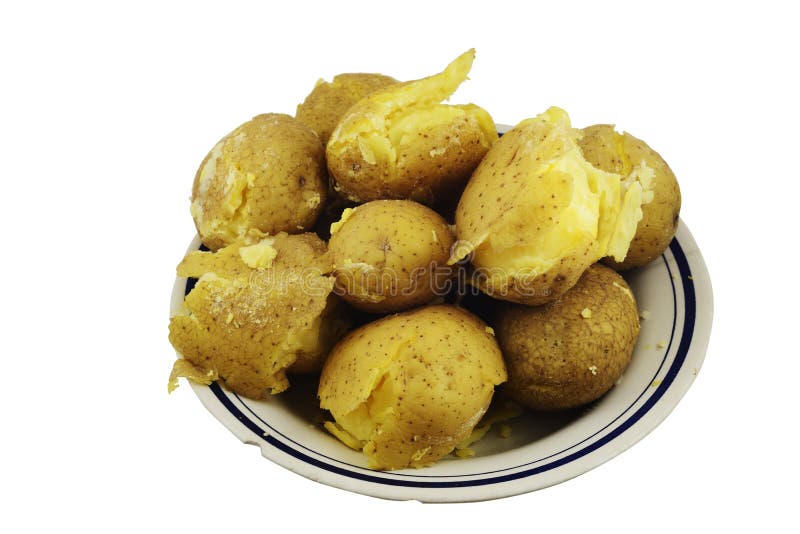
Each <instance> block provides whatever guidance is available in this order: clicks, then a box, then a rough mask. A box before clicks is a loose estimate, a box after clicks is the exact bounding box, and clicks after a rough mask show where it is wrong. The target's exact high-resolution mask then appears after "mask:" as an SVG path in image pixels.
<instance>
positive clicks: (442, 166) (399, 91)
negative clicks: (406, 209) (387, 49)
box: [326, 50, 497, 205]
mask: <svg viewBox="0 0 800 534" xmlns="http://www.w3.org/2000/svg"><path fill="white" fill-rule="evenodd" d="M474 57H475V52H474V50H470V51H468V52H466V53H464V54H462V55H461V56H459V57H458V58H457V59H456V60H455V61H453V62H452V63H451V64H450V65H448V67H447V68H446V69H445V70H444V72H442V73H440V74H436V75H434V76H430V77H428V78H423V79H421V80H416V81H411V82H405V83H399V84H395V85H390V86H388V87H385V88H383V89H380V90H378V91H376V92H374V93H372V94H371V95H369V96H367V97H365V98H363V99H361V100H359V101H358V102H357V103H356V104H355V105H353V107H351V108H350V109H349V110H348V111H347V113H346V114H345V116H344V117H342V120H341V121H340V122H339V124H338V126H337V127H336V129H335V130H334V131H333V133H332V134H331V137H330V139H329V140H328V144H327V148H326V154H327V161H328V169H329V171H330V173H331V175H332V177H333V179H334V182H335V188H336V190H337V191H340V192H341V193H342V194H343V195H345V196H347V197H348V198H349V199H350V200H352V201H353V202H358V203H361V202H367V201H370V200H378V199H409V200H415V201H417V202H421V203H423V204H428V205H432V204H434V203H436V202H437V200H441V199H442V198H445V197H447V196H448V195H457V194H459V193H460V191H461V189H462V188H463V186H464V184H465V183H466V182H467V180H468V179H469V176H470V174H471V173H472V171H473V170H474V169H475V167H476V166H477V165H478V163H479V162H480V160H481V158H483V156H484V154H486V151H487V150H488V149H489V147H490V146H491V145H492V143H494V141H495V140H496V139H497V130H496V128H495V125H494V122H493V121H492V118H491V116H489V114H488V113H487V112H486V111H485V110H484V109H482V108H480V107H478V106H476V105H474V104H467V105H453V106H451V105H446V104H442V103H441V102H442V101H443V100H446V99H447V98H449V97H450V95H452V94H453V93H454V92H455V90H456V89H457V88H458V86H459V85H460V84H461V82H463V81H464V80H465V79H466V78H467V74H468V73H469V70H470V68H471V67H472V61H473V59H474Z"/></svg>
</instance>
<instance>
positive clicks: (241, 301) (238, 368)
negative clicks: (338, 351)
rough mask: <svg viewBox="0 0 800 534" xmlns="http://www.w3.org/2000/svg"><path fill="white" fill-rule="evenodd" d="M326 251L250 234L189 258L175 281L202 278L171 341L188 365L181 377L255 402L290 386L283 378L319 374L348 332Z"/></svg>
mask: <svg viewBox="0 0 800 534" xmlns="http://www.w3.org/2000/svg"><path fill="white" fill-rule="evenodd" d="M330 271H331V265H330V260H329V259H328V257H327V254H326V250H325V243H324V242H322V241H321V240H320V239H319V238H318V237H317V236H315V235H313V234H302V235H288V234H286V233H279V234H277V235H275V236H272V237H270V236H266V235H264V234H262V233H260V232H258V231H257V230H251V231H249V232H248V233H247V234H245V235H244V236H243V237H242V238H240V239H238V240H236V241H235V242H234V243H232V244H231V245H229V246H227V247H224V248H222V249H220V250H218V251H217V252H215V253H211V252H199V251H195V252H191V253H189V254H188V255H187V256H186V258H184V260H183V261H182V262H181V263H180V264H179V265H178V275H179V276H186V277H194V278H198V281H197V283H196V285H195V286H194V288H193V289H192V291H191V292H190V293H189V294H188V295H187V296H186V299H185V301H184V310H183V312H182V313H179V314H177V315H175V316H174V317H172V318H171V319H170V323H169V339H170V342H171V343H172V345H173V346H174V347H175V350H176V351H177V352H178V353H179V354H180V355H181V356H182V357H183V358H184V359H183V360H178V361H177V362H176V364H175V370H174V372H173V375H172V376H171V378H170V380H171V384H172V386H171V387H174V382H175V381H176V380H177V377H178V376H184V377H187V378H189V379H191V380H195V381H198V382H201V383H207V382H208V380H203V377H213V378H217V377H218V378H219V380H221V381H222V383H223V384H224V385H225V386H226V387H227V388H229V389H231V390H232V391H235V392H236V393H239V394H241V395H244V396H247V397H250V398H254V399H258V398H261V397H262V396H263V395H264V394H265V393H266V392H271V393H273V394H275V393H280V392H281V391H283V390H285V389H286V388H287V387H288V386H289V382H288V379H287V378H286V372H287V370H289V371H296V372H304V371H311V370H314V369H319V368H321V366H322V361H323V360H324V359H325V357H326V356H327V352H328V350H329V349H330V347H331V346H333V344H334V343H335V342H336V341H337V340H338V339H339V338H340V337H341V336H342V335H343V333H344V331H345V330H346V328H347V326H348V325H347V319H346V316H343V315H341V314H339V313H335V311H334V310H335V307H336V302H337V300H338V299H337V297H336V296H335V295H333V294H332V289H333V283H334V281H333V277H332V276H330V275H328V274H326V273H329V272H330Z"/></svg>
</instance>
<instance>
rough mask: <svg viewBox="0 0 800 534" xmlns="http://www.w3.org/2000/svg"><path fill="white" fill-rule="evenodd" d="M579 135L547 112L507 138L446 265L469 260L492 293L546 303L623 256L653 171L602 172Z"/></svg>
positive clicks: (466, 208)
mask: <svg viewBox="0 0 800 534" xmlns="http://www.w3.org/2000/svg"><path fill="white" fill-rule="evenodd" d="M579 137H580V132H579V131H578V130H576V129H574V128H572V126H571V125H570V121H569V116H568V115H567V113H566V112H565V111H564V110H562V109H559V108H550V109H549V110H547V111H546V112H544V113H542V114H540V115H539V116H537V117H535V118H533V119H527V120H525V121H522V122H521V123H519V124H518V125H517V126H515V127H514V128H512V129H511V130H510V131H509V132H507V133H506V134H505V135H503V137H501V138H500V140H499V141H497V143H495V144H494V146H493V147H492V148H491V150H489V153H488V154H487V155H486V157H485V158H484V159H483V161H482V162H481V164H480V166H479V167H478V168H477V169H476V170H475V173H474V174H473V175H472V178H471V179H470V181H469V184H467V187H466V189H465V190H464V193H463V194H462V196H461V200H460V201H459V204H458V208H457V209H456V233H457V236H458V240H459V242H458V243H457V245H456V247H455V248H454V253H453V255H452V256H451V258H450V262H456V261H459V260H461V259H463V258H466V257H470V259H471V261H472V264H473V265H474V266H475V268H476V271H475V276H474V283H475V284H476V285H477V286H478V287H480V288H481V290H483V291H484V292H486V293H487V294H489V295H490V296H492V297H495V298H497V299H501V300H508V301H512V302H518V303H521V304H527V305H541V304H545V303H547V302H550V301H552V300H554V299H556V298H558V297H559V296H561V295H563V294H564V293H565V292H566V291H567V290H568V289H569V288H570V287H572V286H573V285H574V284H575V283H576V282H577V281H578V278H579V277H580V275H581V274H582V273H583V271H585V270H586V268H587V267H588V266H589V265H591V264H592V263H594V262H596V261H598V260H599V259H601V258H603V257H604V256H609V255H610V256H614V257H615V258H618V259H620V260H621V259H622V258H624V256H625V253H626V252H627V250H628V246H629V244H630V240H631V238H632V237H633V235H634V233H635V231H636V224H637V222H638V221H639V219H640V218H641V217H642V210H641V203H642V200H643V194H644V193H646V191H647V189H648V188H649V182H648V180H649V174H648V172H647V171H648V169H638V170H637V172H635V173H632V174H631V176H629V177H628V178H627V179H626V180H623V179H622V178H621V177H620V176H619V175H617V174H612V173H608V172H605V171H602V170H599V169H596V168H595V167H593V166H592V165H590V164H589V163H588V162H587V161H586V160H585V159H584V158H583V156H582V154H581V151H580V149H579V148H578V144H577V140H578V138H579ZM650 172H652V171H650Z"/></svg>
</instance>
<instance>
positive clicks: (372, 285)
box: [328, 200, 455, 313]
mask: <svg viewBox="0 0 800 534" xmlns="http://www.w3.org/2000/svg"><path fill="white" fill-rule="evenodd" d="M454 240H455V238H454V236H453V232H452V230H450V227H449V226H448V225H447V222H446V221H445V220H444V219H442V217H441V216H440V215H439V214H437V213H436V212H435V211H433V210H431V209H430V208H427V207H425V206H423V205H421V204H417V203H416V202H412V201H410V200H375V201H372V202H368V203H366V204H362V205H361V206H358V207H356V208H352V209H348V210H346V211H345V213H344V215H343V216H342V219H341V220H340V221H339V222H337V223H334V224H332V225H331V240H330V243H329V246H328V250H329V252H330V254H331V258H332V260H333V264H334V268H335V275H336V293H337V294H338V295H340V296H341V297H342V298H343V299H344V300H346V301H347V302H349V303H350V304H352V305H353V306H354V307H356V308H358V309H360V310H364V311H368V312H378V313H380V312H391V311H400V310H404V309H407V308H411V307H414V306H419V305H420V304H425V303H427V302H430V301H431V300H432V299H434V298H435V297H437V296H443V295H444V294H445V293H446V292H447V290H448V289H449V285H448V284H449V282H450V279H451V278H452V275H453V269H452V268H451V267H450V266H448V265H447V259H448V257H449V256H450V247H451V246H452V245H453V241H454Z"/></svg>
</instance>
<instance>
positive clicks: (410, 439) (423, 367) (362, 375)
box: [318, 305, 506, 469]
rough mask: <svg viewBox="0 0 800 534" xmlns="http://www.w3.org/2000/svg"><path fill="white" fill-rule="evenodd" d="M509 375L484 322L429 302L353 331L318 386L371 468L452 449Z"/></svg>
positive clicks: (422, 460) (429, 458)
mask: <svg viewBox="0 0 800 534" xmlns="http://www.w3.org/2000/svg"><path fill="white" fill-rule="evenodd" d="M505 379H506V370H505V366H504V364H503V358H502V356H501V354H500V349H499V347H498V346H497V342H496V341H495V339H494V336H493V335H492V333H491V329H489V328H488V327H487V326H486V324H485V323H483V322H482V321H481V320H480V319H478V318H477V317H475V316H474V315H472V314H470V313H468V312H466V311H464V310H462V309H460V308H456V307H454V306H447V305H442V306H428V307H425V308H418V309H416V310H412V311H408V312H404V313H400V314H397V315H392V316H389V317H384V318H383V319H379V320H377V321H375V322H372V323H369V324H367V325H366V326H363V327H361V328H359V329H357V330H355V331H353V332H351V333H350V334H349V335H347V336H346V337H345V338H344V339H342V340H341V341H340V342H339V343H338V344H337V345H336V346H335V347H334V348H333V350H332V351H331V354H330V356H329V358H328V359H327V361H326V362H325V366H324V368H323V370H322V376H321V378H320V383H319V391H318V393H319V399H320V406H321V407H322V408H324V409H326V410H329V411H330V413H331V414H332V415H333V417H334V419H335V422H328V423H326V425H325V427H326V428H327V429H328V430H329V431H330V432H331V433H332V434H333V435H334V436H336V437H337V438H338V439H339V440H341V441H342V442H343V443H345V444H346V445H348V446H349V447H351V448H354V449H356V450H360V451H362V452H363V453H364V454H365V455H366V456H367V458H368V465H369V467H370V468H372V469H402V468H405V467H423V466H426V465H430V464H432V463H433V462H435V461H437V460H438V459H440V458H441V457H442V456H444V455H446V454H449V453H450V452H452V451H453V450H454V449H455V447H456V445H457V444H459V443H460V442H462V441H463V440H464V439H465V438H467V437H468V436H469V435H470V433H471V432H472V430H473V428H474V427H475V425H476V424H477V423H478V421H479V420H480V419H481V417H482V416H483V414H484V412H485V411H486V409H487V408H488V406H489V403H490V401H491V399H492V395H493V394H494V388H495V386H496V385H498V384H500V383H502V382H503V381H505Z"/></svg>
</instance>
